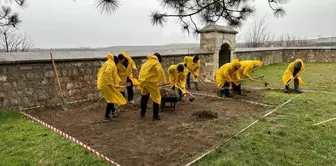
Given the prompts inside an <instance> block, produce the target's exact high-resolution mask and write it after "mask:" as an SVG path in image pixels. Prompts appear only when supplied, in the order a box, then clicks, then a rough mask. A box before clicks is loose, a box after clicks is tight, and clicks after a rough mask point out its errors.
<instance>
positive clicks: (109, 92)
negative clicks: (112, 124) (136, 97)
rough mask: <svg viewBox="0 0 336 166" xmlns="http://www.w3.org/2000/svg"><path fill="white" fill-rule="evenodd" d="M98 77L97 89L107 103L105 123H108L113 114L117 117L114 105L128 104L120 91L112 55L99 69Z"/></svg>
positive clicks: (109, 55)
mask: <svg viewBox="0 0 336 166" xmlns="http://www.w3.org/2000/svg"><path fill="white" fill-rule="evenodd" d="M97 77H98V78H97V88H98V90H99V91H101V92H102V94H103V96H104V99H105V101H106V102H107V106H106V112H105V119H104V121H105V122H108V121H110V120H111V116H110V114H111V112H112V116H113V117H116V116H117V112H116V110H115V108H114V104H119V105H122V104H126V99H125V98H124V96H123V95H122V94H121V93H120V92H119V90H118V87H120V86H119V82H120V78H119V76H118V73H117V68H116V65H115V62H114V58H113V56H112V54H108V56H107V61H106V62H105V63H104V65H103V66H102V67H101V68H100V69H99V71H98V76H97Z"/></svg>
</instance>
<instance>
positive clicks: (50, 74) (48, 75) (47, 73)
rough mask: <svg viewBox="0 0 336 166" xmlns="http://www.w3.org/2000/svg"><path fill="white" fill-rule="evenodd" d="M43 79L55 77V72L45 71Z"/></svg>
mask: <svg viewBox="0 0 336 166" xmlns="http://www.w3.org/2000/svg"><path fill="white" fill-rule="evenodd" d="M44 76H45V77H54V76H55V72H54V71H46V72H45V73H44Z"/></svg>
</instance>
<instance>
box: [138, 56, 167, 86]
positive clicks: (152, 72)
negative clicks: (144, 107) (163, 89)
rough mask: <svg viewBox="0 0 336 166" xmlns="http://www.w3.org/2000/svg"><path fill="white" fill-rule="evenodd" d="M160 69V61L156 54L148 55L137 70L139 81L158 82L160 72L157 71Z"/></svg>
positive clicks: (141, 82)
mask: <svg viewBox="0 0 336 166" xmlns="http://www.w3.org/2000/svg"><path fill="white" fill-rule="evenodd" d="M160 68H161V69H162V67H161V64H160V62H159V61H158V58H157V57H156V56H148V57H147V61H146V62H145V63H144V64H142V66H141V69H140V72H139V78H138V79H139V82H140V84H143V83H146V82H147V83H158V82H159V81H160V77H162V76H160V75H161V74H162V73H158V71H159V69H160Z"/></svg>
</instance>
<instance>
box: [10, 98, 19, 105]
mask: <svg viewBox="0 0 336 166" xmlns="http://www.w3.org/2000/svg"><path fill="white" fill-rule="evenodd" d="M11 105H12V106H18V105H19V101H18V100H17V99H11Z"/></svg>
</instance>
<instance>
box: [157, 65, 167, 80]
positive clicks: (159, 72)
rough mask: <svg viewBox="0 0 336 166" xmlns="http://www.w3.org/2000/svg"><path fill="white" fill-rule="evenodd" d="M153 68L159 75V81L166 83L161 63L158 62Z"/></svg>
mask: <svg viewBox="0 0 336 166" xmlns="http://www.w3.org/2000/svg"><path fill="white" fill-rule="evenodd" d="M155 69H156V71H157V74H158V76H159V83H161V84H162V83H166V76H165V74H164V71H163V69H162V66H161V64H160V63H159V62H158V63H156V64H155Z"/></svg>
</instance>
